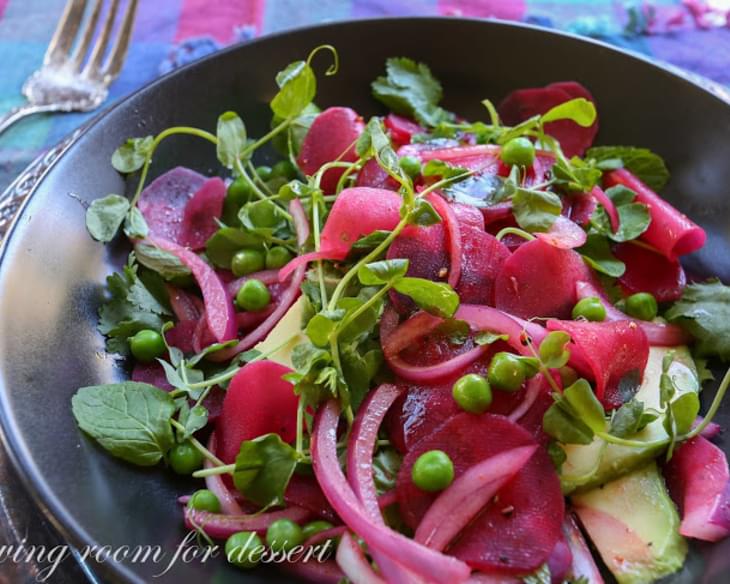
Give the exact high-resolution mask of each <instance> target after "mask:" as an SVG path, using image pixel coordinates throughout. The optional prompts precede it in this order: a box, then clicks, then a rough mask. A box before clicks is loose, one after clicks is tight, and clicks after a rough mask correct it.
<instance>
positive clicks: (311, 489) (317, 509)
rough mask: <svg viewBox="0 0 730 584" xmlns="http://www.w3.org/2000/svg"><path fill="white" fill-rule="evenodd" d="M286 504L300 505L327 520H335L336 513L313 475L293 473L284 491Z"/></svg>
mask: <svg viewBox="0 0 730 584" xmlns="http://www.w3.org/2000/svg"><path fill="white" fill-rule="evenodd" d="M284 500H285V501H286V503H287V505H293V506H295V507H302V508H303V509H306V510H307V511H311V512H312V513H314V514H315V515H317V516H318V517H321V518H322V519H326V520H328V521H335V520H337V514H336V513H335V510H334V509H332V505H330V504H329V502H328V501H327V498H326V497H325V496H324V493H323V492H322V489H321V488H320V486H319V483H318V482H317V480H316V479H315V478H314V477H308V476H303V475H298V474H293V475H292V477H291V480H290V481H289V485H288V486H287V488H286V492H285V493H284Z"/></svg>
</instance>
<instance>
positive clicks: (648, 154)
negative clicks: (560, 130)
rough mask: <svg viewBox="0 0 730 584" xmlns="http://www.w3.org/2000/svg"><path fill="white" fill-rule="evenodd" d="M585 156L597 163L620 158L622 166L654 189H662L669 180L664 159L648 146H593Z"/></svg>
mask: <svg viewBox="0 0 730 584" xmlns="http://www.w3.org/2000/svg"><path fill="white" fill-rule="evenodd" d="M586 158H593V159H595V160H597V161H598V162H599V163H600V162H602V161H608V160H611V161H613V160H620V161H621V163H622V165H623V167H624V168H626V169H627V170H629V171H631V172H632V173H633V174H635V175H636V176H637V177H639V178H640V179H641V181H642V182H644V183H646V185H647V186H648V187H649V188H650V189H652V190H654V191H660V190H662V189H663V188H664V186H665V185H666V184H667V181H668V180H669V171H668V170H667V166H666V164H665V163H664V160H662V158H661V156H659V155H658V154H655V153H654V152H652V151H651V150H649V149H648V148H635V147H633V146H594V147H593V148H590V149H589V150H588V152H587V153H586Z"/></svg>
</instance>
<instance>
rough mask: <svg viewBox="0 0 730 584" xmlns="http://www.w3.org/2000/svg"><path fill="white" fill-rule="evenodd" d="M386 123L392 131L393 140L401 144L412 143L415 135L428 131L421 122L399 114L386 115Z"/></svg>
mask: <svg viewBox="0 0 730 584" xmlns="http://www.w3.org/2000/svg"><path fill="white" fill-rule="evenodd" d="M384 123H385V127H386V128H388V130H389V131H390V137H391V138H392V140H393V142H395V143H396V144H399V145H403V144H410V143H411V139H412V138H413V136H414V135H416V134H423V133H424V132H425V131H426V130H425V129H424V128H423V126H421V125H420V124H417V123H416V122H414V121H413V120H409V119H408V118H404V117H403V116H399V115H397V114H388V115H387V116H385V122H384Z"/></svg>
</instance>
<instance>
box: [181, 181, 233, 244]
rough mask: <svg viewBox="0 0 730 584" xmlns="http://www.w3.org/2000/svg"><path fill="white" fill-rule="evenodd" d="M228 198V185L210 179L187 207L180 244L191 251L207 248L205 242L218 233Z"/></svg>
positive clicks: (184, 213)
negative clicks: (218, 221) (224, 201)
mask: <svg viewBox="0 0 730 584" xmlns="http://www.w3.org/2000/svg"><path fill="white" fill-rule="evenodd" d="M225 198H226V183H224V182H223V181H222V180H221V179H220V178H218V177H215V178H209V179H208V180H206V181H205V182H204V183H203V186H201V187H200V188H199V189H198V190H197V191H196V192H195V194H194V195H193V196H192V198H191V199H190V200H189V201H188V202H187V204H186V205H185V210H184V212H183V220H182V226H181V228H180V243H181V244H182V245H185V246H187V247H189V248H191V249H194V250H199V249H203V248H204V247H205V242H206V241H208V239H210V237H211V236H212V235H213V234H214V233H215V232H216V231H218V223H217V222H216V219H219V218H220V216H221V213H223V200H224V199H225Z"/></svg>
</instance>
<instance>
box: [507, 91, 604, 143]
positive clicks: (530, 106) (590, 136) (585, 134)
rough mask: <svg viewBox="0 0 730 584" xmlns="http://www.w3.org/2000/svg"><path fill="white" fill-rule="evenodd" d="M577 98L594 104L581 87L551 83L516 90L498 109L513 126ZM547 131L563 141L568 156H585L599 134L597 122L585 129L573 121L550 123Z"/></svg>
mask: <svg viewBox="0 0 730 584" xmlns="http://www.w3.org/2000/svg"><path fill="white" fill-rule="evenodd" d="M578 97H582V98H585V99H587V100H589V101H592V102H594V103H595V100H594V99H593V96H592V95H591V94H590V92H589V91H588V90H587V89H586V88H585V87H583V86H582V85H581V84H579V83H577V82H575V81H564V82H559V83H552V84H550V85H548V86H547V87H535V88H529V89H518V90H517V91H513V92H512V93H510V94H509V95H508V96H507V97H505V98H504V100H502V102H501V103H500V104H499V108H498V109H499V113H500V116H501V117H502V120H503V121H504V122H505V123H506V124H508V125H511V126H514V125H517V124H519V123H520V122H523V121H525V120H526V119H528V118H531V117H532V116H535V115H539V114H544V113H546V112H547V111H549V110H551V109H552V108H554V107H555V106H557V105H560V104H561V103H565V102H566V101H570V100H571V99H575V98H578ZM545 132H546V133H547V134H549V135H551V136H553V137H554V138H556V139H557V140H558V141H559V142H560V145H561V147H562V149H563V152H564V153H565V155H566V156H568V157H571V156H583V154H585V151H586V150H587V149H588V148H589V147H590V146H591V145H592V144H593V140H594V139H595V137H596V134H597V133H598V119H596V121H595V122H594V123H593V124H592V125H591V126H590V127H588V128H583V127H581V126H579V125H578V124H576V123H575V122H573V121H571V120H561V121H558V122H550V123H547V124H545Z"/></svg>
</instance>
